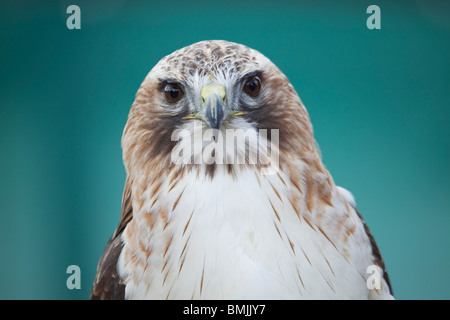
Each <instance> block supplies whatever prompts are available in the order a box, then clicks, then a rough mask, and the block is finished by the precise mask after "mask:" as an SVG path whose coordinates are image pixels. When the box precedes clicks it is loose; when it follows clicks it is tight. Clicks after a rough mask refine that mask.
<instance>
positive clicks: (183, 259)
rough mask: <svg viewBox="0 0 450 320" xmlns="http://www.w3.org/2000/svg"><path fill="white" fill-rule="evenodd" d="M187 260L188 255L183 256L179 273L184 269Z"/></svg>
mask: <svg viewBox="0 0 450 320" xmlns="http://www.w3.org/2000/svg"><path fill="white" fill-rule="evenodd" d="M185 260H186V256H183V258H182V260H181V264H180V268H179V269H178V275H179V274H180V272H181V269H183V265H184V261H185Z"/></svg>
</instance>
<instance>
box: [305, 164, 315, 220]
mask: <svg viewBox="0 0 450 320" xmlns="http://www.w3.org/2000/svg"><path fill="white" fill-rule="evenodd" d="M305 176H306V179H305V184H306V195H305V199H306V208H307V209H308V211H309V212H312V209H313V206H314V196H315V194H314V193H315V192H314V191H315V190H314V188H315V183H314V179H313V177H312V174H311V172H307V173H306V174H305Z"/></svg>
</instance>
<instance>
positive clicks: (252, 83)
mask: <svg viewBox="0 0 450 320" xmlns="http://www.w3.org/2000/svg"><path fill="white" fill-rule="evenodd" d="M260 91H261V80H259V78H258V77H257V76H254V77H251V78H249V79H248V80H247V82H246V83H245V85H244V92H245V93H246V94H248V95H249V96H250V97H253V98H254V97H257V96H258V95H259V92H260Z"/></svg>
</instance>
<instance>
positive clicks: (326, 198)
mask: <svg viewBox="0 0 450 320" xmlns="http://www.w3.org/2000/svg"><path fill="white" fill-rule="evenodd" d="M327 187H328V188H327ZM317 189H318V190H317V191H318V193H319V195H320V197H319V200H320V201H322V202H324V203H325V204H327V205H329V206H332V203H331V191H330V189H331V187H330V186H329V185H327V182H325V181H322V182H321V183H319V184H318V185H317Z"/></svg>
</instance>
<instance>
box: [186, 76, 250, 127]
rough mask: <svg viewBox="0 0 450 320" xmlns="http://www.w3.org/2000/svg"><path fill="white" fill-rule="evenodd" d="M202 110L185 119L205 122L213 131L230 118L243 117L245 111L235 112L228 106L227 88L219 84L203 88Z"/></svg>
mask: <svg viewBox="0 0 450 320" xmlns="http://www.w3.org/2000/svg"><path fill="white" fill-rule="evenodd" d="M200 95H201V97H202V110H201V111H200V112H198V113H196V114H190V115H187V116H185V117H183V119H200V120H203V121H205V122H206V123H207V124H208V125H209V126H210V127H211V128H212V129H219V128H220V125H221V124H222V123H223V122H224V121H225V120H226V119H227V118H228V117H229V116H241V115H244V114H246V112H244V111H238V112H233V111H231V110H229V108H227V106H226V92H225V88H224V87H222V86H220V85H218V84H209V85H206V86H204V87H203V88H202V91H201V93H200Z"/></svg>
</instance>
